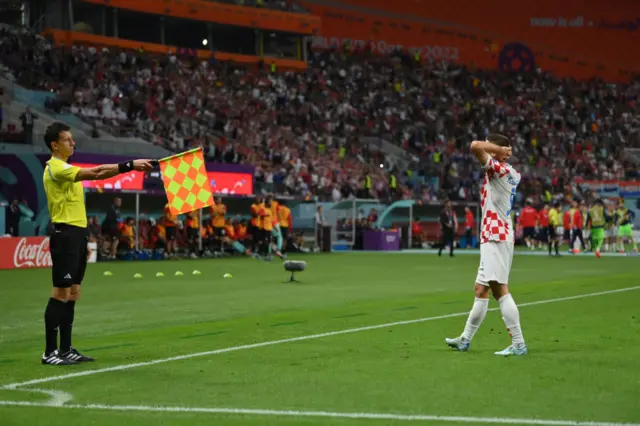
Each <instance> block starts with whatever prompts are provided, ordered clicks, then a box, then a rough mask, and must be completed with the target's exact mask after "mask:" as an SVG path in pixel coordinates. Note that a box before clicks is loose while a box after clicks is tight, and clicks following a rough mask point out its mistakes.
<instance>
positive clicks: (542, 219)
mask: <svg viewBox="0 0 640 426" xmlns="http://www.w3.org/2000/svg"><path fill="white" fill-rule="evenodd" d="M542 244H549V203H544V207H543V208H542V210H540V213H538V248H540V249H541V248H542Z"/></svg>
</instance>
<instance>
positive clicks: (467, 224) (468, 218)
mask: <svg viewBox="0 0 640 426" xmlns="http://www.w3.org/2000/svg"><path fill="white" fill-rule="evenodd" d="M473 228H474V220H473V212H472V211H471V209H470V208H469V207H465V208H464V236H465V238H466V240H467V248H468V249H470V248H473V247H472V245H471V243H472V241H473Z"/></svg>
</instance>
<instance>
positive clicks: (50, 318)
mask: <svg viewBox="0 0 640 426" xmlns="http://www.w3.org/2000/svg"><path fill="white" fill-rule="evenodd" d="M66 310H67V303H65V302H63V301H61V300H57V299H54V298H53V297H51V298H49V303H47V308H46V309H45V311H44V329H45V340H46V347H45V355H50V354H51V352H53V351H55V350H56V349H58V328H59V327H60V326H61V323H62V321H63V318H64V317H65V315H66ZM60 328H61V327H60ZM61 334H62V333H61Z"/></svg>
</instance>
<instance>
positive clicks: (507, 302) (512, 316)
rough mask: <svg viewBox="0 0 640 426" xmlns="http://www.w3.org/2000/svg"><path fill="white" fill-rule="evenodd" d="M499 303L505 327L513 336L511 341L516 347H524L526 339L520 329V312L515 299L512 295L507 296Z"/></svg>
mask: <svg viewBox="0 0 640 426" xmlns="http://www.w3.org/2000/svg"><path fill="white" fill-rule="evenodd" d="M498 303H500V311H501V312H502V319H503V320H504V325H506V326H507V330H509V333H510V334H511V341H512V342H513V344H514V345H524V337H522V330H521V329H520V312H519V311H518V306H517V305H516V302H515V301H514V300H513V297H512V296H511V294H506V295H504V296H502V297H501V298H500V299H499V300H498Z"/></svg>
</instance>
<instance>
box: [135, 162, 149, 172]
mask: <svg viewBox="0 0 640 426" xmlns="http://www.w3.org/2000/svg"><path fill="white" fill-rule="evenodd" d="M151 169H153V160H133V170H136V171H138V172H146V171H149V170H151Z"/></svg>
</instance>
